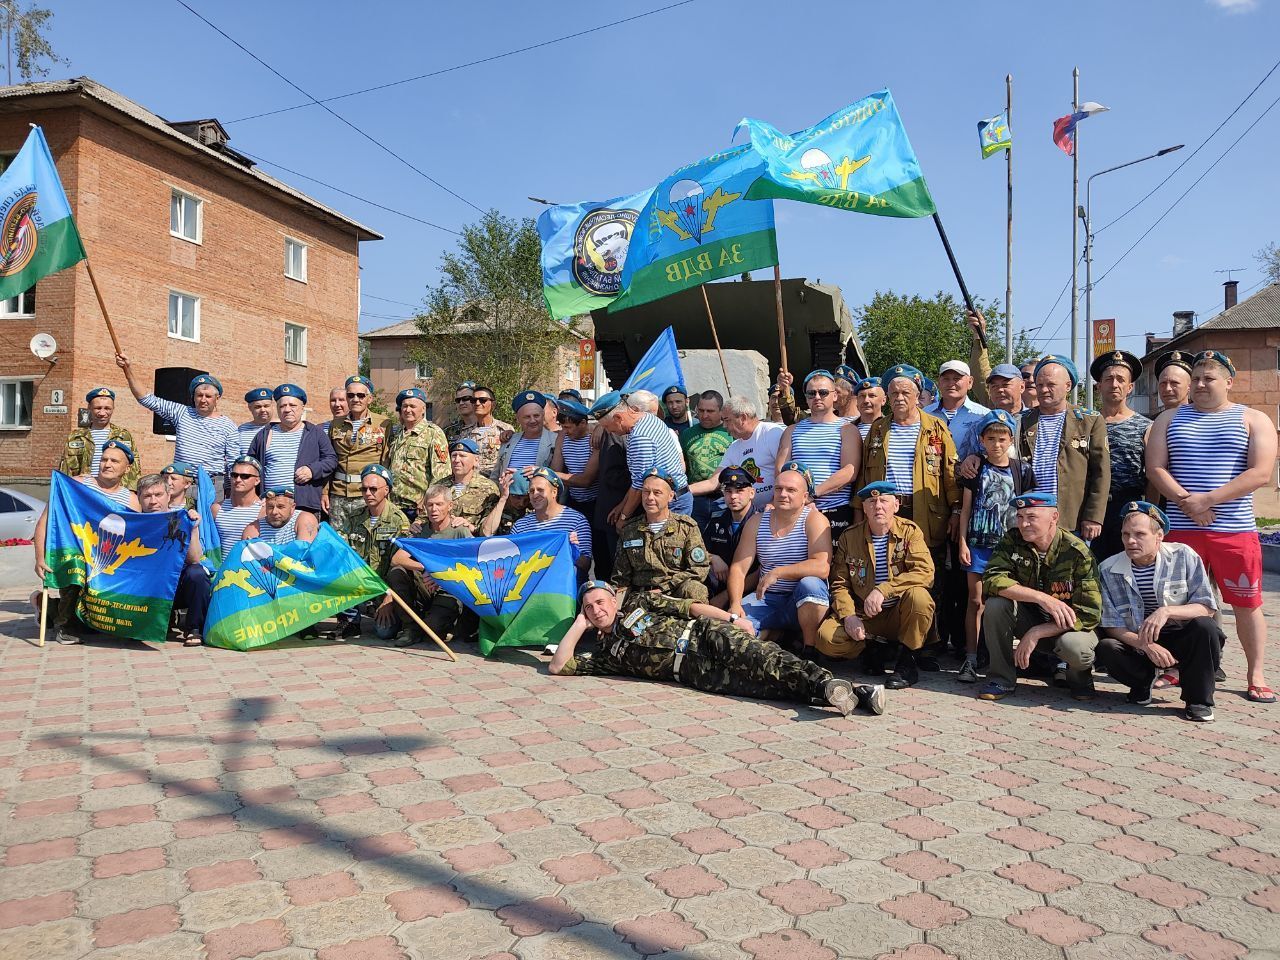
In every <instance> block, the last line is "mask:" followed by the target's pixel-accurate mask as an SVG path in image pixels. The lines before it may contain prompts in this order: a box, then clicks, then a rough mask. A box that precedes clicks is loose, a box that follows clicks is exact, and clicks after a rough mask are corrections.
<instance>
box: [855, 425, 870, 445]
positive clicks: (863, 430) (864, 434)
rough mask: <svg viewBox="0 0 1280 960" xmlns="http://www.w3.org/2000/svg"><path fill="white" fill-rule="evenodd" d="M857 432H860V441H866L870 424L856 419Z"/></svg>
mask: <svg viewBox="0 0 1280 960" xmlns="http://www.w3.org/2000/svg"><path fill="white" fill-rule="evenodd" d="M858 432H859V433H860V434H862V442H863V443H866V442H867V434H868V433H870V432H871V424H869V423H863V422H862V421H861V420H859V421H858Z"/></svg>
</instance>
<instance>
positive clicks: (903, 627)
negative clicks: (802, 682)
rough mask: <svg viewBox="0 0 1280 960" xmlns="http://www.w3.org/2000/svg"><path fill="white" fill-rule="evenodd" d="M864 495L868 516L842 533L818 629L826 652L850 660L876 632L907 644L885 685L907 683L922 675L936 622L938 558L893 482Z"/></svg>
mask: <svg viewBox="0 0 1280 960" xmlns="http://www.w3.org/2000/svg"><path fill="white" fill-rule="evenodd" d="M858 499H859V500H861V501H862V517H863V519H862V522H861V523H858V524H855V525H854V526H852V527H850V528H849V529H848V530H846V531H845V533H844V534H843V536H841V537H840V539H839V540H838V541H837V542H836V546H835V554H834V556H833V557H832V560H831V611H830V613H829V614H828V615H827V617H826V619H825V620H823V621H822V625H821V626H820V627H819V628H818V643H817V646H818V652H819V653H824V654H826V655H827V656H829V657H835V658H837V659H840V660H849V659H852V658H853V657H856V656H857V655H858V654H859V653H861V652H862V651H863V649H864V647H865V646H866V645H867V643H868V642H869V641H870V640H871V639H872V638H873V637H874V638H877V639H878V640H880V641H881V643H883V642H884V641H888V642H889V643H891V644H895V645H899V646H900V647H901V649H900V650H899V652H898V666H897V669H896V670H895V671H894V674H893V676H892V677H890V678H889V680H888V681H887V682H886V684H885V685H886V686H887V687H888V688H889V689H890V690H899V689H902V688H903V687H909V686H912V685H913V684H915V683H917V682H918V681H919V679H920V671H919V669H918V668H917V666H916V662H915V653H916V651H917V650H919V649H920V648H921V647H922V646H924V641H925V637H926V635H927V634H928V632H929V625H930V624H931V623H932V622H933V610H934V603H933V597H932V596H930V594H929V588H930V587H931V586H932V585H933V578H934V568H933V557H932V555H931V554H930V553H929V545H928V544H927V543H926V542H925V539H924V534H923V533H921V531H920V528H919V527H917V526H916V525H915V524H914V523H912V522H911V521H910V520H905V519H903V518H902V517H899V516H898V515H897V514H898V497H897V492H896V490H895V489H894V486H893V484H892V483H890V482H888V481H887V480H878V481H876V482H875V483H869V484H867V485H866V486H865V487H863V488H862V489H861V490H859V491H858ZM880 645H881V644H877V645H876V646H877V647H878V646H880ZM882 652H883V651H881V650H876V651H875V655H874V656H872V657H871V659H872V661H873V662H872V663H870V664H868V666H870V667H871V668H872V670H871V672H873V673H880V672H883V667H882V666H881V663H882V657H881V656H880V654H881V653H882ZM864 659H866V658H864Z"/></svg>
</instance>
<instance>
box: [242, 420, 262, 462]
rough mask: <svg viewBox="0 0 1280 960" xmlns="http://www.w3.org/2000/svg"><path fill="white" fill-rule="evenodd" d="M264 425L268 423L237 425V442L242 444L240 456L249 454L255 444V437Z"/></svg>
mask: <svg viewBox="0 0 1280 960" xmlns="http://www.w3.org/2000/svg"><path fill="white" fill-rule="evenodd" d="M264 426H267V425H266V424H261V423H242V424H240V426H238V427H236V438H237V442H238V443H239V444H240V456H242V457H247V456H248V455H249V448H250V447H251V446H253V438H254V437H256V436H257V435H258V431H259V430H261V429H262V428H263V427H264Z"/></svg>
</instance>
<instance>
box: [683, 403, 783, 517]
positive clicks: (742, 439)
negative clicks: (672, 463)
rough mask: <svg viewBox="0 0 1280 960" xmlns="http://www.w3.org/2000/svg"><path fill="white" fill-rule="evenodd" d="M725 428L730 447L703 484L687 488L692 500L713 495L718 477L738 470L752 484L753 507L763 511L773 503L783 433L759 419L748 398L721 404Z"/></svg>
mask: <svg viewBox="0 0 1280 960" xmlns="http://www.w3.org/2000/svg"><path fill="white" fill-rule="evenodd" d="M723 409H724V426H725V429H726V430H728V431H729V435H730V436H732V437H733V443H731V444H729V448H728V449H727V450H725V452H724V456H723V457H721V458H720V466H719V468H718V469H717V470H716V472H715V473H714V474H712V475H711V476H710V477H708V478H707V479H706V480H702V481H699V482H697V483H691V484H689V492H690V493H692V494H694V495H695V496H704V495H708V494H714V493H715V492H716V491H718V490H719V488H720V482H721V481H720V473H721V471H723V470H727V469H728V468H729V467H741V468H742V469H743V470H745V471H747V473H749V474H751V478H752V480H753V481H754V483H755V503H756V506H758V507H760V508H763V507H764V506H765V505H766V504H768V503H769V501H771V500H772V499H773V477H774V473H775V471H776V470H777V466H778V444H779V443H780V442H781V440H782V434H783V433H784V432H785V431H786V427H784V426H783V425H782V424H780V423H773V422H771V421H768V420H761V419H760V408H759V407H757V406H756V404H755V401H754V400H752V399H751V398H750V397H742V396H738V397H730V398H729V399H728V400H726V401H725V402H724V408H723Z"/></svg>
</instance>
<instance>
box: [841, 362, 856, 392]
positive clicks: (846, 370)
mask: <svg viewBox="0 0 1280 960" xmlns="http://www.w3.org/2000/svg"><path fill="white" fill-rule="evenodd" d="M836 376H837V377H839V378H840V379H841V380H844V381H846V382H847V383H848V384H849V385H850V386H852V385H853V384H855V383H857V382H858V371H857V370H855V369H853V367H851V366H849V365H848V364H847V363H842V364H840V366H838V367H836Z"/></svg>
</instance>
